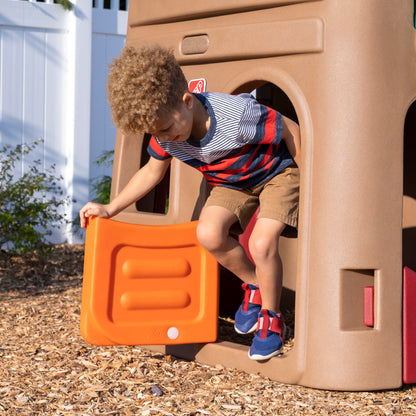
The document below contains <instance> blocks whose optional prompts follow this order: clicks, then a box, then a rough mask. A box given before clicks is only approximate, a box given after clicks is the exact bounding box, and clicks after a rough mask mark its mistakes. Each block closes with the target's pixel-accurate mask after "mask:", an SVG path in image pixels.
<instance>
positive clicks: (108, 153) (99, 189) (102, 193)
mask: <svg viewBox="0 0 416 416" xmlns="http://www.w3.org/2000/svg"><path fill="white" fill-rule="evenodd" d="M113 159H114V150H104V151H103V152H102V153H101V156H100V157H99V158H98V159H97V160H96V161H95V162H94V163H95V164H96V165H97V166H107V167H111V166H113ZM90 185H91V190H92V194H93V195H94V199H93V201H94V202H98V203H99V204H108V203H109V202H110V194H111V176H108V175H102V176H99V177H97V178H93V179H91V181H90Z"/></svg>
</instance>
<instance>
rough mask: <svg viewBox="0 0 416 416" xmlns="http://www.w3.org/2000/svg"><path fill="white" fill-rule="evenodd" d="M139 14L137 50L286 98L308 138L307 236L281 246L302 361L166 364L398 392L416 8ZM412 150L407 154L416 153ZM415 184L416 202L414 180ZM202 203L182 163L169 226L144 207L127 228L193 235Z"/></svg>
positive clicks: (215, 4) (228, 353) (329, 3)
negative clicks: (369, 295) (191, 225)
mask: <svg viewBox="0 0 416 416" xmlns="http://www.w3.org/2000/svg"><path fill="white" fill-rule="evenodd" d="M129 7H130V10H129V28H128V33H127V43H128V44H131V45H139V44H142V43H159V44H162V45H164V46H168V47H172V48H173V49H174V50H175V54H176V56H177V58H178V60H179V62H180V63H181V65H182V67H183V69H184V72H185V74H186V76H187V78H188V80H190V79H193V78H205V79H206V80H207V89H208V90H210V91H220V92H225V93H236V92H242V91H245V92H250V91H252V90H253V89H254V88H256V87H257V86H259V85H262V84H264V83H266V82H268V83H272V84H274V85H276V86H277V87H278V88H280V89H281V90H283V91H284V92H285V94H286V95H287V96H288V97H289V100H290V101H291V102H292V104H293V106H294V108H295V111H296V114H297V117H298V120H299V124H300V128H301V136H302V167H301V202H300V226H299V235H298V238H297V239H287V240H285V241H284V243H283V245H282V253H283V259H284V267H285V286H287V287H289V288H292V289H295V290H296V319H295V343H294V347H293V349H292V350H291V351H290V352H289V353H287V354H285V355H283V356H281V357H277V358H273V359H271V360H270V361H268V362H265V363H258V362H254V361H251V360H249V359H248V358H247V349H248V348H247V347H245V346H241V345H236V344H232V343H229V342H220V343H215V344H207V345H187V346H178V347H168V348H167V350H168V352H170V353H173V354H175V355H178V356H182V357H184V358H191V359H193V358H196V359H197V360H199V361H201V362H205V363H208V364H217V363H221V364H223V365H225V366H230V367H237V368H240V369H242V370H246V371H249V372H256V373H257V372H259V373H262V374H264V375H266V376H268V377H271V378H272V379H275V380H278V381H280V382H284V383H294V384H296V383H297V384H302V385H305V386H311V387H317V388H325V389H340V390H373V389H386V388H395V387H399V386H400V385H401V384H402V340H401V310H402V305H401V299H402V254H403V249H402V237H403V235H404V233H403V227H402V222H403V224H404V226H405V227H407V228H408V229H411V230H413V231H414V229H415V227H416V220H415V218H416V202H415V198H416V195H415V193H414V192H413V191H410V192H409V195H405V198H404V199H403V175H405V176H406V175H408V174H410V172H413V173H414V168H409V167H408V168H407V169H406V171H405V174H404V173H403V172H404V164H403V147H404V139H403V138H404V134H405V131H404V126H405V119H406V114H407V112H408V109H409V107H410V106H411V104H412V102H413V101H414V99H415V97H416V51H415V44H416V30H415V29H414V27H413V13H414V10H413V9H414V4H413V0H366V1H362V0H337V1H335V0H315V1H296V0H292V1H288V0H275V1H271V0H269V1H265V0H264V1H254V0H251V1H249V0H227V1H225V0H211V1H209V2H208V1H205V0H182V1H175V2H167V1H154V0H141V1H133V2H130V6H129ZM412 114H413V115H414V114H415V112H414V111H413V112H412ZM410 124H412V125H413V126H414V123H409V125H410ZM409 131H410V130H409ZM412 131H413V132H414V131H415V129H414V128H413V130H412ZM408 134H409V133H408ZM413 139H414V136H412V137H407V138H406V142H407V144H406V148H408V149H415V145H414V140H413ZM142 140H143V138H140V137H139V138H137V137H123V136H121V135H120V134H119V135H118V136H117V143H116V154H115V164H114V176H113V195H114V194H117V193H118V192H119V190H120V189H121V188H122V187H123V186H124V185H125V183H126V182H127V180H128V179H129V177H130V176H131V175H132V174H133V172H134V171H135V170H136V169H137V168H138V166H139V165H140V158H141V153H142V151H143V149H142V147H143V146H142ZM412 151H413V150H412ZM413 153H414V154H413V156H415V157H416V153H415V152H414V151H413ZM407 166H410V165H409V163H408V164H407ZM406 181H407V183H408V185H409V186H408V189H410V190H412V189H413V190H414V189H415V183H416V177H415V176H413V178H407V177H406ZM201 189H202V194H201V193H200V190H201ZM204 198H205V191H204V186H203V184H202V186H201V177H200V176H199V174H198V173H197V172H195V171H193V170H192V169H191V168H188V167H186V166H184V165H182V164H180V163H177V162H175V163H174V164H173V166H172V169H171V177H170V201H169V212H168V214H167V215H163V214H152V213H139V212H137V211H136V210H135V209H134V207H132V208H131V209H128V210H127V211H126V212H124V213H122V214H119V216H118V217H117V219H119V220H122V221H127V222H133V223H146V224H160V223H177V222H183V221H189V220H191V219H196V218H197V215H198V212H199V211H198V210H199V209H200V206H201V205H200V204H201V203H202V202H203V200H204ZM403 200H405V215H404V216H403ZM403 241H410V240H408V239H407V240H406V239H404V238H403ZM411 257H412V255H410V256H409V255H408V258H411ZM366 285H374V287H375V301H374V308H375V325H374V328H369V327H366V326H365V325H364V322H363V288H364V286H366Z"/></svg>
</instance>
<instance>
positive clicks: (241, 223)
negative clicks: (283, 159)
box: [205, 163, 299, 234]
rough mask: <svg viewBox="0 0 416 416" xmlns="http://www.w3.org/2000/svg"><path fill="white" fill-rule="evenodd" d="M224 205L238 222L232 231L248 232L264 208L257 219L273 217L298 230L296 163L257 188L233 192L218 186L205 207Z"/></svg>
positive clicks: (238, 232) (234, 190)
mask: <svg viewBox="0 0 416 416" xmlns="http://www.w3.org/2000/svg"><path fill="white" fill-rule="evenodd" d="M210 205H215V206H220V207H223V208H226V209H228V210H229V211H231V212H233V213H234V214H235V215H236V216H237V218H238V222H237V223H235V224H233V226H232V227H231V232H233V233H235V234H241V233H243V232H244V230H245V228H246V227H247V225H248V223H249V222H250V219H251V217H252V216H253V215H254V213H255V212H256V210H257V208H258V207H259V206H260V210H259V213H258V216H257V218H271V219H274V220H278V221H281V222H283V223H284V224H287V225H289V226H290V227H293V228H295V229H296V228H297V227H298V205H299V169H298V167H297V166H296V164H294V163H292V164H291V165H290V166H288V167H287V168H286V169H283V170H282V171H281V172H280V173H279V174H277V175H276V176H275V177H273V178H272V179H269V180H268V181H266V182H264V183H262V184H261V185H259V186H257V187H255V188H246V189H231V188H226V187H224V186H215V187H214V188H213V189H212V191H211V194H210V195H209V197H208V199H207V201H206V203H205V206H210Z"/></svg>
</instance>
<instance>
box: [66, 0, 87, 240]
mask: <svg viewBox="0 0 416 416" xmlns="http://www.w3.org/2000/svg"><path fill="white" fill-rule="evenodd" d="M72 3H73V4H74V9H73V11H72V12H71V17H70V19H71V22H70V25H69V38H70V39H69V45H68V67H69V69H68V70H69V74H68V80H69V81H68V86H67V87H68V93H69V94H68V96H69V100H70V103H68V104H69V106H68V108H69V113H70V114H68V120H69V123H68V129H69V132H68V133H69V135H68V136H69V138H70V140H68V141H69V143H68V144H67V146H68V147H67V155H68V172H67V175H65V176H66V178H68V181H69V183H68V184H67V189H68V193H69V195H70V196H71V197H72V199H73V202H72V204H71V208H70V210H69V211H70V212H69V216H70V218H71V219H72V218H75V217H76V216H77V212H78V211H79V209H80V208H81V206H82V205H83V204H84V203H85V202H87V201H88V198H89V190H88V188H89V187H88V178H89V169H90V166H89V165H90V164H89V159H90V106H91V37H92V2H91V0H72ZM67 235H68V240H69V241H68V242H69V243H77V242H80V241H79V237H77V236H76V235H73V233H72V232H71V230H68V232H67Z"/></svg>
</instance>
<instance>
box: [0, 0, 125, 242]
mask: <svg viewBox="0 0 416 416" xmlns="http://www.w3.org/2000/svg"><path fill="white" fill-rule="evenodd" d="M72 3H73V4H74V9H73V11H65V10H64V9H63V8H62V6H60V5H58V4H54V3H53V0H47V1H43V2H38V1H36V0H30V1H21V0H1V7H0V145H4V144H10V145H16V144H20V143H31V142H32V141H33V140H34V139H38V138H42V139H43V140H44V142H43V144H42V145H41V146H39V147H38V148H37V154H36V155H34V157H35V158H36V159H41V160H42V161H43V163H44V165H45V166H49V165H50V164H52V163H53V164H56V167H57V174H62V175H63V176H64V182H65V189H64V191H65V193H66V194H67V195H68V196H70V197H71V198H73V199H74V200H76V201H77V202H75V203H73V204H71V205H70V206H68V208H67V214H68V217H70V218H73V217H74V216H76V213H77V211H78V209H79V208H80V206H81V205H82V204H83V203H84V202H85V201H86V200H88V199H89V198H90V195H89V177H90V175H91V176H93V177H94V176H97V175H99V174H102V173H107V174H111V169H106V170H101V171H100V170H99V169H98V168H97V167H96V166H95V165H94V164H93V163H92V162H93V161H94V160H96V158H97V156H98V155H99V154H101V152H102V151H103V150H111V149H113V148H114V140H115V128H114V126H113V125H112V122H111V118H110V112H109V108H108V104H107V100H106V95H105V82H106V81H105V80H106V76H107V71H108V67H107V66H108V63H109V62H110V61H111V58H113V57H115V56H116V55H118V54H119V52H120V49H121V48H122V47H123V45H124V39H125V35H126V31H127V11H125V10H124V11H123V10H119V8H123V6H124V8H125V7H126V6H125V5H126V3H125V2H124V1H123V5H122V4H121V3H122V2H121V1H120V2H116V3H115V2H114V0H113V1H112V2H110V1H109V0H105V1H101V2H100V1H98V0H96V1H94V2H93V1H92V0H73V1H72ZM95 3H96V4H95ZM91 97H93V99H91ZM31 160H32V159H31V158H27V159H26V160H24V161H23V162H22V164H21V166H19V167H18V168H17V169H16V171H17V172H16V173H17V174H21V173H22V172H23V171H24V169H25V166H28V165H29V164H30V163H31ZM65 240H67V241H69V242H80V241H82V238H81V239H79V237H77V235H74V234H73V233H72V230H71V229H70V228H67V229H66V230H62V231H57V232H55V233H54V241H55V242H63V241H65Z"/></svg>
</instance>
